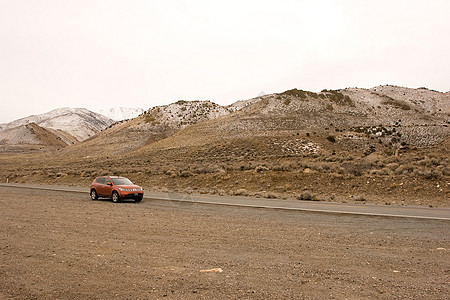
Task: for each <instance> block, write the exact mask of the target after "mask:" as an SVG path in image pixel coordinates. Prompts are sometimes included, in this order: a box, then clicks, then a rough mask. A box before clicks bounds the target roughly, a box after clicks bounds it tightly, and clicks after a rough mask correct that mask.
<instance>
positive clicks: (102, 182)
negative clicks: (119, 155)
mask: <svg viewBox="0 0 450 300" xmlns="http://www.w3.org/2000/svg"><path fill="white" fill-rule="evenodd" d="M105 181H106V178H97V183H99V184H105Z"/></svg>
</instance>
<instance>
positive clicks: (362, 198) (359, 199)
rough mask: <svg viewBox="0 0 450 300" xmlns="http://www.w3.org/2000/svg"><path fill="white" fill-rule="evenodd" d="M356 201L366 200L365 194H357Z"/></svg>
mask: <svg viewBox="0 0 450 300" xmlns="http://www.w3.org/2000/svg"><path fill="white" fill-rule="evenodd" d="M355 201H361V202H362V201H366V198H364V196H362V195H359V196H356V197H355Z"/></svg>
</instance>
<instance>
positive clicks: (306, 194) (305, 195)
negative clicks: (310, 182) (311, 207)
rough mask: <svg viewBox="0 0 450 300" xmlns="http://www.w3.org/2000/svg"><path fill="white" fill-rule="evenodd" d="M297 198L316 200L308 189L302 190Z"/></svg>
mask: <svg viewBox="0 0 450 300" xmlns="http://www.w3.org/2000/svg"><path fill="white" fill-rule="evenodd" d="M298 198H299V199H300V200H309V201H315V200H316V195H314V194H313V193H311V192H310V191H304V192H303V193H301V194H300V196H299V197H298Z"/></svg>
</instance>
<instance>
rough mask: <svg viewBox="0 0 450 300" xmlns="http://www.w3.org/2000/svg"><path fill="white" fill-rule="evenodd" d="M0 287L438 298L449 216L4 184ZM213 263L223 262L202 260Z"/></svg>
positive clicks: (446, 282)
mask: <svg viewBox="0 0 450 300" xmlns="http://www.w3.org/2000/svg"><path fill="white" fill-rule="evenodd" d="M0 207H1V210H0V257H1V259H0V299H226V298H239V299H289V298H290V299H369V298H371V299H424V298H425V297H426V298H427V299H444V298H447V297H448V296H449V295H450V253H449V250H450V234H449V232H450V222H447V221H433V220H413V219H399V218H380V217H361V216H338V215H329V214H316V213H301V212H283V211H274V210H263V209H242V208H239V209H238V208H227V207H217V206H205V205H198V204H192V205H189V206H180V205H179V204H178V205H177V204H175V203H169V204H164V203H162V202H155V201H149V200H144V201H143V202H142V203H140V204H134V203H120V204H114V203H112V202H110V201H91V200H89V198H88V195H87V194H79V193H65V192H49V191H38V190H25V189H14V188H3V187H1V188H0ZM214 268H221V270H222V272H202V270H203V271H204V270H211V269H214Z"/></svg>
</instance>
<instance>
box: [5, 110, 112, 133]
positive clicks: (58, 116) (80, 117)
mask: <svg viewBox="0 0 450 300" xmlns="http://www.w3.org/2000/svg"><path fill="white" fill-rule="evenodd" d="M30 123H36V124H37V125H39V126H40V127H44V128H50V129H54V130H63V131H65V132H68V133H70V134H71V135H73V136H74V137H75V138H77V139H78V140H79V141H83V140H86V139H87V138H89V137H91V136H93V135H95V134H96V133H97V132H99V131H101V130H103V129H105V128H107V127H108V126H110V125H111V124H113V123H114V120H112V119H110V118H108V117H106V116H104V115H101V114H98V113H95V112H92V111H90V110H87V109H85V108H69V107H64V108H58V109H55V110H52V111H50V112H48V113H45V114H40V115H32V116H28V117H26V118H22V119H19V120H15V121H12V122H10V123H6V124H0V129H1V130H6V129H10V128H14V127H17V126H21V125H27V124H30Z"/></svg>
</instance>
